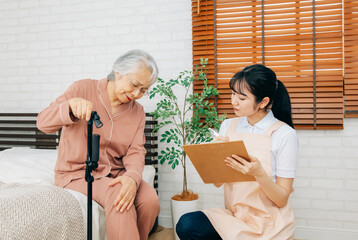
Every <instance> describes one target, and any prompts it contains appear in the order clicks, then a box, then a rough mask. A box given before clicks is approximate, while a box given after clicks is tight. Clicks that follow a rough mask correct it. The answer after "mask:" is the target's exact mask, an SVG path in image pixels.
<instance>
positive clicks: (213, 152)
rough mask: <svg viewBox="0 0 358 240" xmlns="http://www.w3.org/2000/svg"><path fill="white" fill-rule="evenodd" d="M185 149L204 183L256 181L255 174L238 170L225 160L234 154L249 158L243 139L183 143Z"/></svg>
mask: <svg viewBox="0 0 358 240" xmlns="http://www.w3.org/2000/svg"><path fill="white" fill-rule="evenodd" d="M183 149H184V151H185V152H186V154H187V155H188V157H189V158H190V160H191V162H192V163H193V165H194V167H195V169H196V171H197V172H198V173H199V175H200V177H201V179H202V180H203V181H204V183H227V182H243V181H255V178H254V177H253V176H251V175H245V174H243V173H241V172H238V171H236V170H234V169H232V168H231V167H229V166H227V165H226V163H225V162H224V160H225V158H226V157H229V156H231V155H233V154H235V155H238V156H240V157H242V158H245V159H249V155H248V153H247V151H246V147H245V144H244V142H243V141H231V142H215V143H202V144H193V145H183Z"/></svg>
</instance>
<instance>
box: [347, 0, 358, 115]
mask: <svg viewBox="0 0 358 240" xmlns="http://www.w3.org/2000/svg"><path fill="white" fill-rule="evenodd" d="M357 35H358V1H344V72H345V74H344V76H345V77H344V109H345V113H344V116H345V117H358V38H357Z"/></svg>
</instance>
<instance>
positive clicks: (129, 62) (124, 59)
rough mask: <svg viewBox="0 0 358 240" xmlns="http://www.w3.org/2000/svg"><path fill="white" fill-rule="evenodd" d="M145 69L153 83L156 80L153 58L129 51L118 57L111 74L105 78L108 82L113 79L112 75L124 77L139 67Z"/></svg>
mask: <svg viewBox="0 0 358 240" xmlns="http://www.w3.org/2000/svg"><path fill="white" fill-rule="evenodd" d="M141 64H142V66H144V67H146V68H147V69H148V70H149V72H151V73H152V74H151V76H150V78H151V83H152V84H153V83H155V81H157V78H158V67H157V64H156V63H155V61H154V58H153V57H152V56H150V55H149V54H148V53H146V52H144V51H142V50H138V49H135V50H131V51H129V52H127V53H125V54H124V55H122V56H120V57H119V58H118V59H117V60H116V61H115V62H114V64H113V68H112V72H111V73H110V74H109V75H108V76H107V78H108V80H110V81H112V80H113V79H114V73H115V72H118V73H119V75H126V74H128V73H133V72H136V71H137V70H138V68H139V67H140V66H141Z"/></svg>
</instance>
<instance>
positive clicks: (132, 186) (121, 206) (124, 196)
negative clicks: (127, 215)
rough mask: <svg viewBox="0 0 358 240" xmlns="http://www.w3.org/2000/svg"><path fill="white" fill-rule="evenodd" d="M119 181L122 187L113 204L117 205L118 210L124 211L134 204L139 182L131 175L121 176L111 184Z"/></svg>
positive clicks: (112, 184)
mask: <svg viewBox="0 0 358 240" xmlns="http://www.w3.org/2000/svg"><path fill="white" fill-rule="evenodd" d="M118 183H120V184H121V185H122V187H121V190H120V191H119V194H118V197H117V198H116V200H115V201H114V203H113V206H115V207H116V209H117V211H120V212H121V213H123V212H124V211H125V210H127V211H128V210H129V209H130V208H131V207H132V205H133V202H134V199H135V197H136V195H137V183H136V182H135V181H134V179H133V178H131V177H128V176H119V177H116V178H115V179H113V181H112V182H111V183H110V184H109V186H114V185H116V184H118Z"/></svg>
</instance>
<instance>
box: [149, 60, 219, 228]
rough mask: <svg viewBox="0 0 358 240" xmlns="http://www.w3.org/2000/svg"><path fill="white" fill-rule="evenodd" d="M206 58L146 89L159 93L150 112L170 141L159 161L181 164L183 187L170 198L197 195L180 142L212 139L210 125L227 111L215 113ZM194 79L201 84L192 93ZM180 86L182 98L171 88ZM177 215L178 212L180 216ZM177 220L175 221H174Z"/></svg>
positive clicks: (162, 138) (216, 124)
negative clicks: (188, 180) (189, 179)
mask: <svg viewBox="0 0 358 240" xmlns="http://www.w3.org/2000/svg"><path fill="white" fill-rule="evenodd" d="M207 62H208V60H207V59H200V65H199V66H195V68H194V71H183V72H181V73H180V74H179V76H178V77H177V78H176V79H170V80H169V81H164V80H162V79H158V82H157V84H156V85H155V87H153V89H152V90H151V91H150V92H149V95H150V96H149V97H150V99H152V98H154V97H156V96H157V97H158V95H159V96H160V97H161V99H160V101H159V102H158V103H157V107H156V109H155V110H154V111H153V112H152V113H151V114H152V116H154V118H155V119H158V120H159V121H158V124H157V125H156V127H155V129H154V131H158V130H159V129H161V128H165V131H164V133H162V134H161V136H160V142H162V143H166V144H170V146H168V147H165V148H164V149H163V150H161V151H160V153H159V155H158V159H159V162H160V164H164V163H165V162H166V163H168V164H169V165H171V167H172V169H175V168H176V167H177V166H179V165H180V166H182V167H183V190H182V193H181V194H177V195H175V196H173V197H172V200H178V201H190V200H195V199H198V195H197V194H195V193H193V192H192V191H189V190H188V184H187V155H186V154H185V152H184V151H183V148H182V145H187V144H198V143H201V142H209V141H211V140H212V137H211V134H210V132H209V130H208V129H209V128H215V129H218V128H219V127H220V122H222V121H223V120H224V119H225V117H226V115H221V116H218V114H217V110H216V108H215V106H214V103H213V100H214V98H215V96H217V95H219V92H218V90H217V89H216V88H215V87H214V86H211V85H208V84H207V78H206V72H207V70H206V65H207ZM194 81H202V84H203V88H202V90H200V91H196V92H193V93H191V90H192V85H193V82H194ZM176 88H181V90H183V92H184V99H178V98H177V96H176V95H175V93H174V91H173V89H176ZM179 217H180V216H179ZM174 222H175V224H176V221H174Z"/></svg>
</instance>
